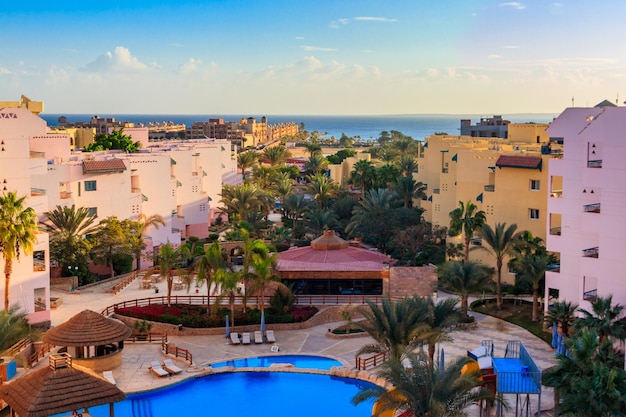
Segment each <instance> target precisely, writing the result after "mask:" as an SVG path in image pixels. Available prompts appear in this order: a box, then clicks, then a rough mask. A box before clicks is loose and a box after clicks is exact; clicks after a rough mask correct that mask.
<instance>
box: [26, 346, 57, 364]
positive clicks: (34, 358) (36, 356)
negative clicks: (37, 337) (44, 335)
mask: <svg viewBox="0 0 626 417" xmlns="http://www.w3.org/2000/svg"><path fill="white" fill-rule="evenodd" d="M52 348H53V346H52V345H50V344H48V343H37V344H34V345H33V353H32V354H31V355H30V357H29V358H28V365H29V366H31V367H32V366H33V365H34V364H36V363H37V362H39V361H40V360H42V359H43V358H45V357H46V355H47V354H48V353H50V351H51V350H52Z"/></svg>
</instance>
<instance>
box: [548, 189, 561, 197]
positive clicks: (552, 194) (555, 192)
mask: <svg viewBox="0 0 626 417" xmlns="http://www.w3.org/2000/svg"><path fill="white" fill-rule="evenodd" d="M550 197H552V198H563V190H552V191H550Z"/></svg>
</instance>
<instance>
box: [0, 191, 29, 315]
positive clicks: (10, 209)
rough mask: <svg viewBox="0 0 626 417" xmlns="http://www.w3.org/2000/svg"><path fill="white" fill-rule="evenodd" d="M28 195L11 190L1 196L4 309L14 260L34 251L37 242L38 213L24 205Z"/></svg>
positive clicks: (7, 302) (0, 237)
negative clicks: (19, 194) (22, 254)
mask: <svg viewBox="0 0 626 417" xmlns="http://www.w3.org/2000/svg"><path fill="white" fill-rule="evenodd" d="M25 203H26V196H22V197H19V198H18V197H17V195H16V193H15V192H13V191H10V192H8V193H5V194H3V195H2V196H0V254H2V257H3V258H4V310H5V311H9V290H10V284H11V274H12V273H13V260H14V259H15V260H17V261H18V262H19V260H20V253H21V252H24V254H25V255H27V254H29V253H31V252H32V251H33V246H34V244H35V242H37V236H36V233H37V230H38V229H37V214H35V210H33V209H32V208H31V207H24V205H25Z"/></svg>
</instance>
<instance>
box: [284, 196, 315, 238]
mask: <svg viewBox="0 0 626 417" xmlns="http://www.w3.org/2000/svg"><path fill="white" fill-rule="evenodd" d="M311 205H312V202H311V201H309V200H307V199H306V198H305V196H304V195H302V194H289V195H288V196H287V198H286V199H285V215H286V216H287V218H289V219H291V220H292V221H293V229H292V233H293V238H294V239H295V238H296V236H297V235H298V233H299V231H300V229H299V228H298V222H299V220H300V219H301V218H302V216H303V215H304V213H306V212H307V211H308V210H309V209H310V208H311Z"/></svg>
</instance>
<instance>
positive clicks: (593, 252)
mask: <svg viewBox="0 0 626 417" xmlns="http://www.w3.org/2000/svg"><path fill="white" fill-rule="evenodd" d="M599 253H600V248H599V247H598V246H596V247H595V248H589V249H583V257H584V258H597V257H598V255H599Z"/></svg>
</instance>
